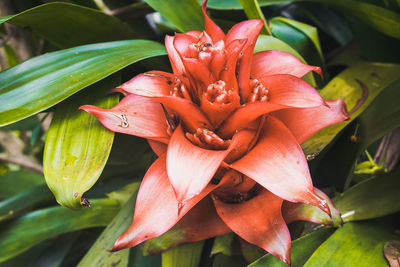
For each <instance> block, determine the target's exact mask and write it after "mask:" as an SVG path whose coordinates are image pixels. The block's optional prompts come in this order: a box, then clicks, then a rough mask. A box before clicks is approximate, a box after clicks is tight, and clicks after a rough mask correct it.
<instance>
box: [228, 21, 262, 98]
mask: <svg viewBox="0 0 400 267" xmlns="http://www.w3.org/2000/svg"><path fill="white" fill-rule="evenodd" d="M263 25H264V21H263V20H261V19H251V20H247V21H243V22H240V23H238V24H236V25H234V26H233V27H232V28H231V29H230V30H229V32H228V33H227V35H226V39H225V43H226V44H229V43H231V42H232V41H234V40H237V39H247V42H246V44H245V46H244V47H243V49H242V56H241V58H240V60H239V62H238V70H237V71H238V77H237V79H238V84H239V88H240V96H241V97H242V99H247V98H248V96H249V93H250V92H249V80H250V79H249V78H250V67H251V62H252V59H253V50H254V46H255V45H256V41H257V37H258V35H259V34H260V31H261V28H262V26H263Z"/></svg>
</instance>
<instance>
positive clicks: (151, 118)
mask: <svg viewBox="0 0 400 267" xmlns="http://www.w3.org/2000/svg"><path fill="white" fill-rule="evenodd" d="M79 109H83V110H85V111H86V112H88V113H90V114H92V115H94V116H96V117H97V118H98V119H99V121H100V122H101V123H102V124H103V125H104V126H105V127H106V128H107V129H109V130H110V131H113V132H118V133H125V134H131V135H136V136H139V137H143V138H147V139H152V140H155V141H160V142H163V143H168V140H169V135H168V133H167V124H166V122H165V115H164V112H163V110H162V108H161V105H160V104H159V103H157V102H155V101H153V100H151V99H148V98H145V97H141V96H136V95H128V96H127V97H125V98H124V99H122V101H121V102H120V103H119V104H117V105H116V106H114V107H112V108H111V109H102V108H99V107H95V106H91V105H85V106H81V107H80V108H79Z"/></svg>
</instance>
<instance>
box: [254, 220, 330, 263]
mask: <svg viewBox="0 0 400 267" xmlns="http://www.w3.org/2000/svg"><path fill="white" fill-rule="evenodd" d="M333 232H334V229H333V228H327V227H325V228H322V229H319V230H317V231H315V232H312V233H310V234H308V235H306V236H303V237H301V238H299V239H296V240H294V241H293V242H292V248H291V260H292V265H291V266H293V267H302V266H303V265H304V263H305V262H306V261H307V260H308V258H309V257H310V256H311V255H312V254H313V252H314V251H315V250H316V249H317V248H318V247H319V246H320V245H321V244H322V243H323V242H324V241H325V240H326V239H327V238H328V237H329V236H330V235H331V234H332V233H333ZM263 266H270V267H280V266H282V267H286V266H287V264H286V263H284V262H283V261H281V260H279V259H278V258H276V257H274V256H272V255H271V254H267V255H265V256H263V257H261V258H260V259H258V260H257V261H255V262H253V263H252V264H250V265H249V267H263ZM320 266H323V265H320Z"/></svg>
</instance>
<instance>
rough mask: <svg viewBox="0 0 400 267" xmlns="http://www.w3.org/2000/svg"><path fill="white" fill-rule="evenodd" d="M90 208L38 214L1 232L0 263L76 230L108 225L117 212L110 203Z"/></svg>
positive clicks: (94, 203)
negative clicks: (47, 240) (48, 239)
mask: <svg viewBox="0 0 400 267" xmlns="http://www.w3.org/2000/svg"><path fill="white" fill-rule="evenodd" d="M91 203H92V206H91V207H90V208H85V209H81V210H79V211H72V210H70V209H66V208H64V207H53V208H46V209H41V210H37V211H34V212H31V213H28V214H27V215H24V216H22V217H20V218H18V219H17V220H15V221H12V223H9V224H8V225H6V226H2V229H1V230H0V262H3V261H5V260H7V259H10V258H12V257H14V256H16V255H18V254H20V253H22V252H24V251H25V250H27V249H29V248H30V247H32V246H34V245H35V244H37V243H39V242H40V241H42V240H45V239H47V238H51V237H54V236H56V235H59V234H62V233H66V232H72V231H76V230H79V229H84V228H89V227H98V226H105V225H107V224H108V223H109V222H110V221H111V220H112V218H113V217H114V216H115V214H116V213H117V212H118V211H119V209H120V204H119V203H118V202H117V201H115V200H112V199H97V200H92V201H91Z"/></svg>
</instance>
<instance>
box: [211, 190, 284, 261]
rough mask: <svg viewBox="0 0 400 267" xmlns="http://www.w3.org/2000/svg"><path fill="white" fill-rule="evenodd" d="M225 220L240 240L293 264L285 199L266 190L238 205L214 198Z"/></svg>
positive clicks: (216, 206)
mask: <svg viewBox="0 0 400 267" xmlns="http://www.w3.org/2000/svg"><path fill="white" fill-rule="evenodd" d="M213 200H214V204H215V208H216V210H217V212H218V214H219V216H220V217H221V218H222V220H223V221H224V222H225V223H226V225H228V226H229V228H231V229H232V231H233V232H235V233H236V234H237V235H239V236H240V237H241V238H243V239H244V240H246V241H247V242H249V243H252V244H254V245H257V246H259V247H261V248H263V249H265V250H266V251H268V252H269V253H271V254H272V255H274V256H276V257H278V258H280V259H281V260H282V261H284V262H286V263H288V264H290V245H291V243H290V242H291V240H290V233H289V230H288V228H287V226H286V223H285V221H284V220H283V218H282V214H281V206H282V199H281V198H279V197H277V196H275V195H274V194H272V193H271V192H269V191H267V190H263V191H262V192H260V193H259V194H258V195H257V196H255V197H253V198H252V199H250V200H247V201H245V202H243V203H239V204H228V203H224V202H222V201H221V200H220V199H219V198H218V197H217V196H215V195H214V197H213Z"/></svg>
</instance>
